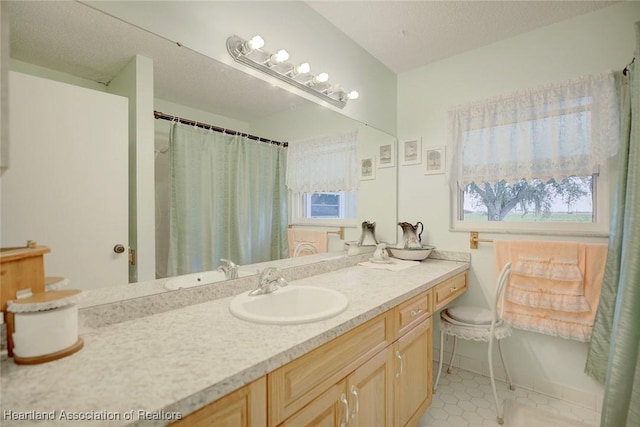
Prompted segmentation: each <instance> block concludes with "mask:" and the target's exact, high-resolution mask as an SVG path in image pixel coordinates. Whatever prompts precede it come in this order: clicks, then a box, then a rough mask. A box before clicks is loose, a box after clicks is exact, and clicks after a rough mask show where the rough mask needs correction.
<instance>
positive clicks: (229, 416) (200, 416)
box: [172, 377, 267, 427]
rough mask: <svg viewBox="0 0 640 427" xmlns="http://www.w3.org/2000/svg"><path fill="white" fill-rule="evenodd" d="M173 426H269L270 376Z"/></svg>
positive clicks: (217, 401) (211, 404)
mask: <svg viewBox="0 0 640 427" xmlns="http://www.w3.org/2000/svg"><path fill="white" fill-rule="evenodd" d="M172 426H174V427H267V378H266V377H262V378H260V379H258V380H256V381H254V382H253V383H251V384H249V385H247V386H245V387H243V388H241V389H239V390H236V391H234V392H233V393H231V394H229V395H227V396H225V397H223V398H222V399H219V400H216V401H215V402H213V403H210V404H209V405H207V406H205V407H204V408H201V409H199V410H197V411H196V412H194V413H192V414H190V415H188V416H187V417H185V418H183V419H182V420H180V421H177V422H175V423H173V424H172Z"/></svg>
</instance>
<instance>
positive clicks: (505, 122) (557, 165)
mask: <svg viewBox="0 0 640 427" xmlns="http://www.w3.org/2000/svg"><path fill="white" fill-rule="evenodd" d="M449 136H450V141H449V144H450V147H452V149H453V152H454V155H453V156H451V165H450V168H449V170H450V177H449V179H450V183H451V185H452V188H455V187H456V186H459V187H460V188H464V187H465V186H466V185H467V184H469V183H471V182H476V183H481V182H497V181H500V180H506V181H507V182H513V181H517V180H520V179H526V180H531V179H534V178H537V179H541V180H548V179H550V178H556V179H561V178H565V177H568V176H572V175H578V176H584V175H591V174H594V173H597V172H598V169H599V166H600V165H601V164H602V162H603V161H605V159H607V158H608V157H610V156H612V155H614V154H615V153H616V152H617V148H618V144H619V107H618V101H617V96H616V89H615V81H614V76H613V73H603V74H598V75H591V76H584V77H580V78H577V79H573V80H570V81H565V82H562V83H559V84H554V85H549V86H544V87H541V88H538V89H533V90H529V91H525V92H517V93H514V94H511V95H508V96H503V97H499V98H495V99H491V100H487V101H483V102H477V103H472V104H469V105H464V106H460V107H458V108H456V109H454V110H452V111H450V113H449Z"/></svg>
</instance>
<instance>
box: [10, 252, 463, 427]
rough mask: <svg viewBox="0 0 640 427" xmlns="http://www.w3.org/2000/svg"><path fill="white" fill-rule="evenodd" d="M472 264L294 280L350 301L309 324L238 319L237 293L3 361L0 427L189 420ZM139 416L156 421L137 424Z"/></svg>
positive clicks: (348, 271)
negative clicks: (60, 354) (69, 350)
mask: <svg viewBox="0 0 640 427" xmlns="http://www.w3.org/2000/svg"><path fill="white" fill-rule="evenodd" d="M468 268H469V263H466V262H456V261H443V260H432V259H427V260H425V261H423V262H422V263H419V264H418V265H416V266H415V267H411V268H409V269H406V270H403V271H397V272H391V271H385V270H379V269H372V268H366V267H361V266H356V267H349V268H345V269H341V270H337V271H333V272H330V273H325V274H320V275H317V276H312V277H307V278H305V279H300V280H296V281H293V282H290V286H295V285H298V284H299V285H310V286H326V287H328V288H332V289H336V290H339V291H341V292H343V293H344V294H345V295H346V296H347V297H348V298H349V307H348V308H347V310H346V311H344V312H343V313H341V314H339V315H338V316H335V317H333V318H331V319H327V320H323V321H319V322H314V323H307V324H301V325H286V326H279V325H261V324H255V323H250V322H246V321H243V320H239V319H237V318H235V317H234V316H233V315H232V314H231V313H230V312H229V301H230V300H231V299H232V298H233V297H226V298H221V299H217V300H214V301H209V302H205V303H201V304H196V305H191V306H188V307H184V308H181V309H177V310H173V311H170V312H165V313H159V314H155V315H151V316H147V317H142V318H139V319H134V320H130V321H126V322H122V323H118V324H114V325H110V326H105V327H103V328H99V329H95V330H88V331H86V332H85V333H82V334H81V336H82V338H83V339H84V343H85V345H84V348H83V349H82V350H80V351H79V352H77V353H75V354H73V355H71V356H68V357H66V358H63V359H60V360H57V361H53V362H49V363H45V364H41V365H32V366H20V365H16V364H14V363H13V361H12V360H11V359H7V360H4V361H3V362H2V370H1V380H2V383H1V386H2V394H1V395H0V400H1V411H0V425H2V426H30V425H33V424H36V423H35V422H34V421H33V420H34V419H35V418H36V417H46V416H49V415H51V412H52V411H55V414H53V415H54V418H55V419H54V420H53V421H42V422H38V423H37V425H67V424H76V425H78V423H79V422H78V421H69V420H64V419H61V417H63V416H64V417H84V418H85V419H84V420H83V421H82V423H81V425H83V426H84V425H100V426H102V425H104V426H114V425H127V424H135V425H166V424H169V423H170V422H171V421H173V420H175V418H172V413H173V412H179V413H182V414H184V415H187V414H188V413H190V412H193V411H194V410H196V409H199V408H200V407H202V406H204V405H206V404H207V403H209V402H212V401H214V400H216V399H218V398H220V397H222V396H224V395H226V394H228V393H230V392H231V391H233V390H236V389H238V388H240V387H242V386H243V385H245V384H247V383H249V382H251V381H253V380H255V379H257V378H260V377H261V376H263V375H265V374H266V373H268V372H270V371H273V370H274V369H276V368H278V367H280V366H282V365H284V364H286V363H287V362H289V361H291V360H293V359H295V358H297V357H299V356H301V355H303V354H305V353H307V352H309V351H311V350H313V349H314V348H316V347H318V346H320V345H322V344H324V343H326V342H328V341H330V340H331V339H333V338H335V337H336V336H338V335H340V334H342V333H344V332H346V331H348V330H350V329H353V328H354V327H356V326H358V325H360V324H361V323H363V322H365V321H367V320H369V319H371V318H373V317H375V316H377V315H378V314H380V313H383V312H384V311H386V310H388V309H390V308H392V307H393V306H395V305H397V304H399V303H400V302H402V301H404V300H406V299H409V298H411V297H412V296H414V295H417V294H418V293H420V292H422V291H424V290H427V289H429V288H431V287H432V286H434V285H435V284H437V283H439V282H441V281H442V280H444V279H447V278H449V277H452V276H454V275H456V274H458V273H460V272H462V271H465V270H467V269H468ZM276 292H277V291H276ZM7 411H12V412H7ZM63 411H64V412H63ZM138 411H147V412H148V413H147V414H145V415H147V417H150V418H154V417H155V418H160V419H155V420H141V419H140V413H139V412H138ZM130 414H133V416H132V419H131V420H125V418H126V417H128V416H129V415H130ZM12 416H13V417H21V416H22V417H30V418H29V420H28V421H20V420H14V419H11V417H12ZM87 417H92V418H94V420H91V421H88V420H87V419H86V418H87ZM95 418H102V419H105V418H120V419H119V420H106V421H96V420H95ZM163 418H164V419H163Z"/></svg>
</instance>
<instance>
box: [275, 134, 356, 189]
mask: <svg viewBox="0 0 640 427" xmlns="http://www.w3.org/2000/svg"><path fill="white" fill-rule="evenodd" d="M357 145H358V131H357V130H354V131H350V132H345V133H342V134H338V135H325V136H318V137H313V138H308V139H304V140H300V141H294V142H290V143H289V148H288V149H287V188H288V189H289V190H291V191H292V192H294V193H313V192H321V191H355V190H357V189H358V173H357V156H358V153H357Z"/></svg>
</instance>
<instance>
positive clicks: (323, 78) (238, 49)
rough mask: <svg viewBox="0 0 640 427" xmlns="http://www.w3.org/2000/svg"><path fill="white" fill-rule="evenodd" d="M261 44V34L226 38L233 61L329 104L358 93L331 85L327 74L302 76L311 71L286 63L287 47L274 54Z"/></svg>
mask: <svg viewBox="0 0 640 427" xmlns="http://www.w3.org/2000/svg"><path fill="white" fill-rule="evenodd" d="M263 45H264V40H263V39H262V37H260V36H254V37H253V38H252V39H251V40H244V39H242V38H240V37H238V36H235V35H234V36H231V37H229V38H228V39H227V51H229V54H230V55H231V57H232V58H233V59H235V60H236V62H239V63H241V64H244V65H247V66H249V67H251V68H253V69H255V70H259V71H262V72H263V73H265V74H268V75H270V76H272V77H275V78H277V79H279V80H282V81H283V82H286V83H288V84H290V85H292V86H294V87H296V88H298V89H300V90H303V91H305V92H307V93H310V94H313V95H315V96H317V97H319V98H321V99H322V100H323V101H326V102H328V103H330V104H331V105H335V106H336V107H339V108H344V106H345V105H347V101H349V100H350V99H357V98H358V96H359V95H358V92H356V91H355V90H352V91H350V92H346V91H344V90H343V89H341V88H339V87H338V86H337V85H330V84H329V83H328V80H329V75H328V74H327V73H319V74H317V75H309V76H307V77H303V76H305V75H306V74H308V73H309V71H311V68H310V67H309V64H308V63H306V62H305V63H303V64H300V65H293V64H291V63H289V62H287V60H288V59H289V54H288V53H287V51H286V50H284V49H281V50H279V51H278V52H276V53H271V52H267V51H265V50H264V49H262V46H263ZM336 88H337V89H336Z"/></svg>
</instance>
